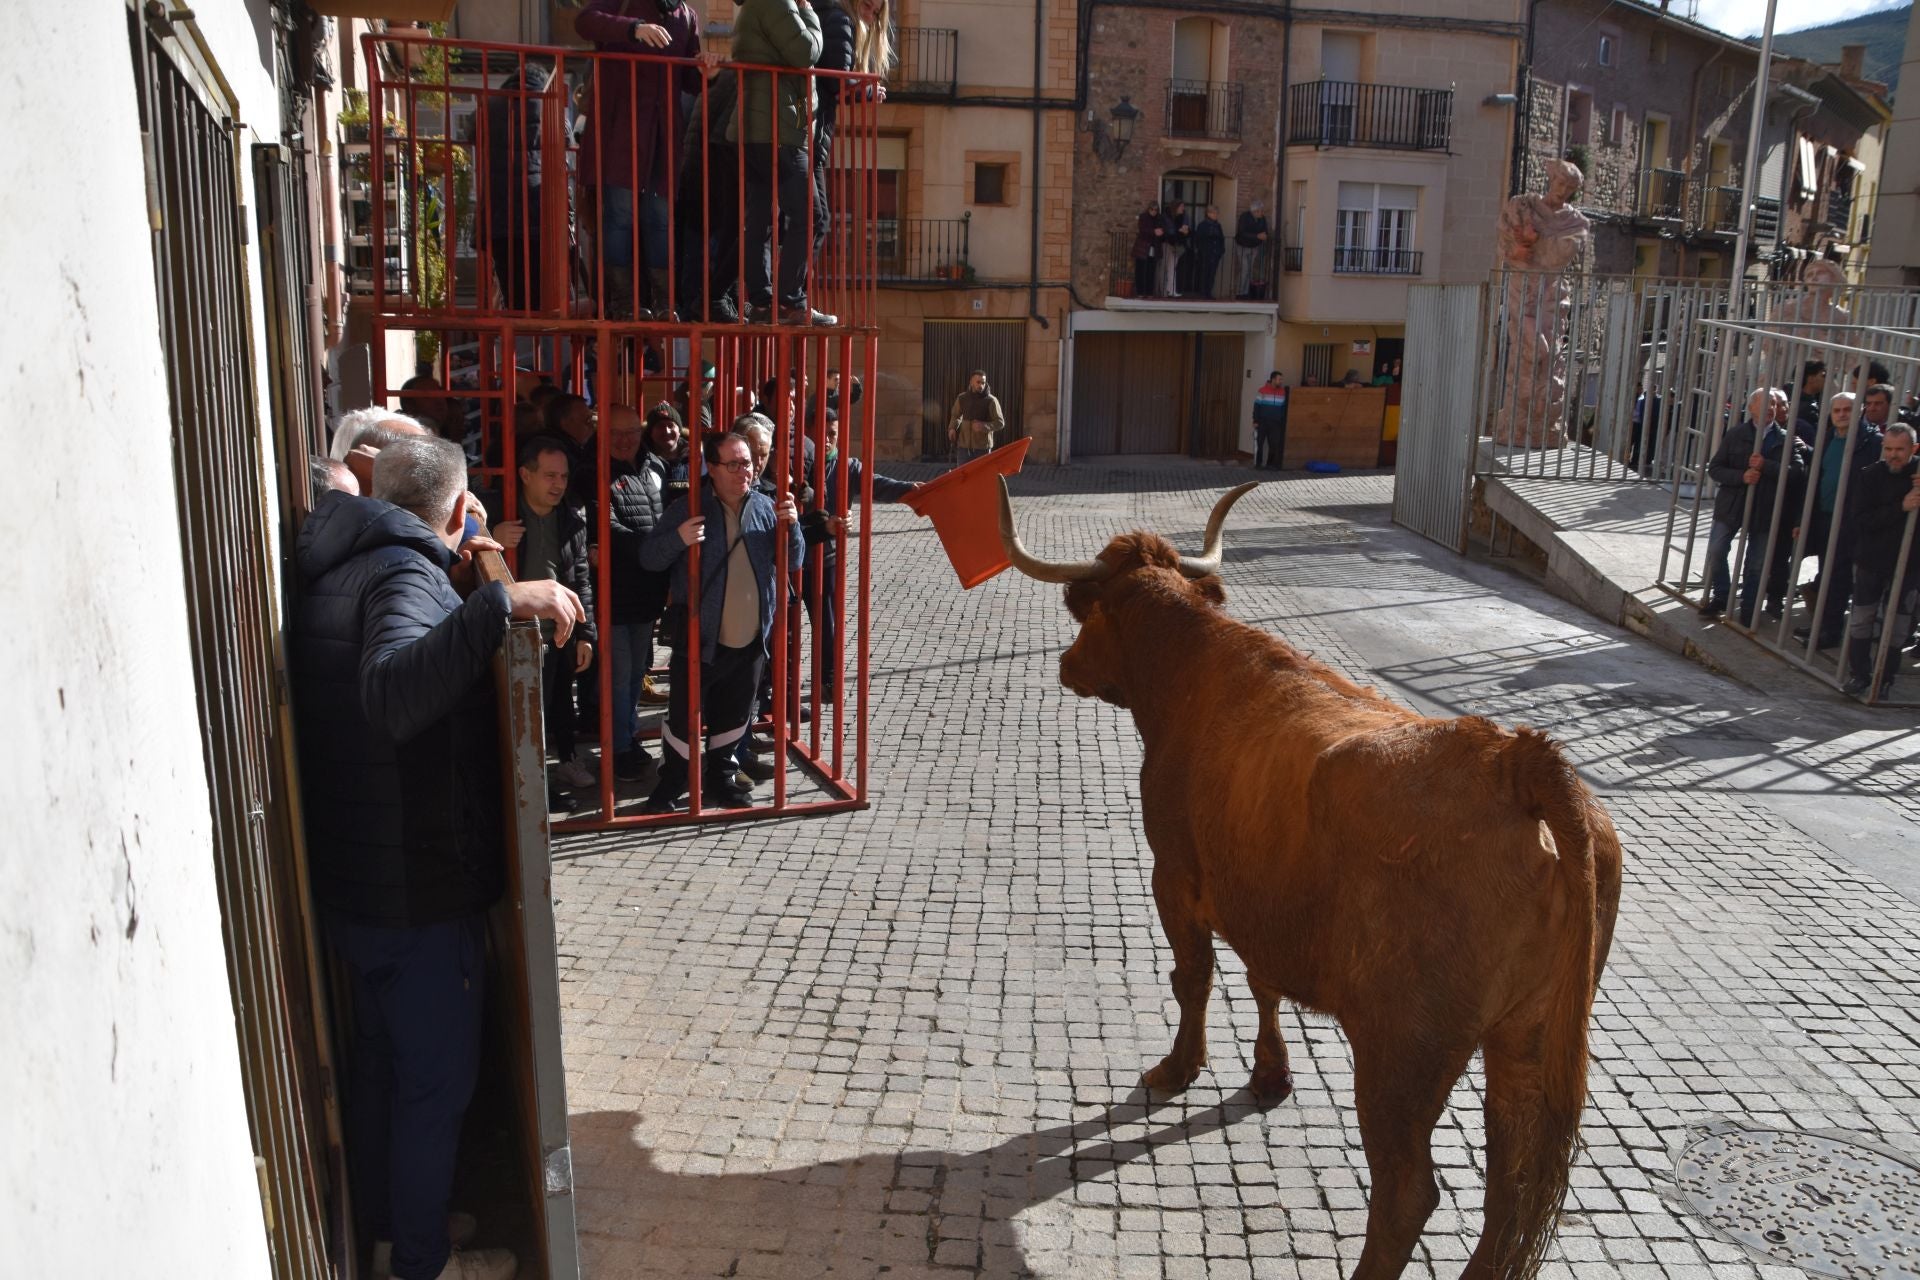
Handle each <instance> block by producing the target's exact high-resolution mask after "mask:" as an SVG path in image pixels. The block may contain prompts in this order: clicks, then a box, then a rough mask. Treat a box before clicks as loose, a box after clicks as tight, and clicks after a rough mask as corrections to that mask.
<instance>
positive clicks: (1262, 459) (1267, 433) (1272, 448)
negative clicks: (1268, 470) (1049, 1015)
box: [1253, 421, 1287, 471]
mask: <svg viewBox="0 0 1920 1280" xmlns="http://www.w3.org/2000/svg"><path fill="white" fill-rule="evenodd" d="M1286 451H1287V424H1286V423H1285V422H1284V421H1281V422H1275V423H1270V424H1268V425H1265V426H1262V425H1261V424H1260V423H1257V422H1256V423H1254V424H1253V465H1254V466H1256V467H1272V468H1273V469H1274V470H1276V471H1277V470H1279V469H1280V459H1281V458H1282V457H1283V456H1284V455H1285V454H1286Z"/></svg>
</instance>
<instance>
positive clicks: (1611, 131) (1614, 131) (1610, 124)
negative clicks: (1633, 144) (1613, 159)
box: [1607, 106, 1627, 147]
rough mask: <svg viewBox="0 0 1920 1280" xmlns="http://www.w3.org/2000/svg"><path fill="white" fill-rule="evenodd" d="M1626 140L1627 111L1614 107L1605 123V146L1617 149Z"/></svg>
mask: <svg viewBox="0 0 1920 1280" xmlns="http://www.w3.org/2000/svg"><path fill="white" fill-rule="evenodd" d="M1626 140H1627V109H1626V108H1625V107H1621V106H1616V107H1614V109H1613V116H1612V118H1611V119H1609V120H1608V121H1607V145H1608V146H1611V147H1617V146H1619V145H1621V144H1622V143H1624V142H1625V141H1626Z"/></svg>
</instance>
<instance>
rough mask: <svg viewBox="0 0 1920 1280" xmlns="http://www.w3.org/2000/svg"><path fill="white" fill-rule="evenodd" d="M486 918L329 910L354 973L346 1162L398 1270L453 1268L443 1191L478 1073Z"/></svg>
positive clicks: (330, 929) (430, 1272) (331, 931)
mask: <svg viewBox="0 0 1920 1280" xmlns="http://www.w3.org/2000/svg"><path fill="white" fill-rule="evenodd" d="M486 921H487V918H486V916H485V915H484V914H475V915H470V916H464V917H462V918H461V919H458V920H448V921H446V922H444V923H441V924H432V925H422V926H419V927H416V928H405V927H383V926H379V925H363V924H355V923H352V922H350V921H347V920H343V919H340V918H339V917H337V916H336V917H333V918H332V919H330V920H328V922H327V934H328V937H329V938H330V939H331V941H332V943H333V947H334V950H335V951H337V952H338V953H339V955H340V958H341V959H342V960H343V961H345V962H346V966H347V968H348V970H349V971H350V972H351V973H352V975H353V1024H354V1027H353V1030H354V1040H353V1050H352V1052H353V1068H352V1079H353V1093H352V1095H351V1097H350V1098H349V1100H348V1101H349V1105H348V1107H347V1134H348V1137H347V1144H348V1145H347V1159H348V1162H349V1164H350V1165H351V1167H352V1170H353V1179H354V1183H353V1186H354V1200H355V1202H356V1206H357V1207H359V1208H361V1209H363V1210H364V1211H365V1213H366V1216H367V1223H366V1225H367V1229H368V1230H369V1232H370V1233H371V1235H372V1236H373V1238H375V1239H387V1238H389V1237H390V1238H391V1239H392V1240H393V1274H394V1275H395V1276H396V1277H401V1278H402V1280H416V1278H417V1277H432V1276H437V1275H439V1274H440V1272H441V1270H442V1269H444V1268H445V1267H446V1265H447V1257H448V1254H449V1253H450V1252H451V1245H450V1244H449V1243H448V1240H447V1198H448V1196H449V1195H450V1194H451V1193H452V1191H453V1167H454V1160H455V1157H456V1156H457V1155H458V1154H459V1150H460V1122H461V1119H462V1118H463V1117H464V1116H465V1115H466V1111H467V1103H468V1102H469V1101H471V1100H472V1098H473V1086H474V1081H475V1080H476V1079H477V1078H478V1076H479V1074H480V1012H481V1005H482V996H483V983H484V980H485V977H486V954H487V952H486V936H487V925H486Z"/></svg>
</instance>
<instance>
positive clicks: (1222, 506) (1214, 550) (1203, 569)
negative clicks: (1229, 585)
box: [1180, 480, 1260, 578]
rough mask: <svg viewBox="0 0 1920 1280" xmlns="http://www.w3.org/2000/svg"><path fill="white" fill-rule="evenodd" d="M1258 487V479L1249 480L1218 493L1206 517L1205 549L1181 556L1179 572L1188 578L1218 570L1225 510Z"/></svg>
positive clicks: (1225, 519)
mask: <svg viewBox="0 0 1920 1280" xmlns="http://www.w3.org/2000/svg"><path fill="white" fill-rule="evenodd" d="M1259 487H1260V482H1259V481H1257V480H1255V481H1250V482H1248V483H1247V484H1243V485H1240V486H1238V487H1236V488H1232V489H1229V490H1227V491H1226V492H1225V493H1223V494H1221V495H1220V501H1218V502H1216V503H1214V504H1213V514H1212V515H1210V516H1208V517H1207V542H1206V549H1205V550H1203V551H1202V552H1201V553H1200V554H1199V555H1197V556H1181V557H1180V572H1182V573H1184V574H1186V575H1187V576H1188V577H1189V578H1204V577H1206V576H1207V575H1208V574H1210V573H1218V572H1220V553H1221V551H1222V550H1223V549H1224V547H1225V543H1224V540H1223V539H1222V538H1221V537H1220V530H1221V529H1222V528H1224V527H1225V526H1226V523H1227V512H1229V511H1231V510H1233V504H1234V503H1236V502H1238V501H1240V499H1242V498H1244V497H1246V496H1247V495H1248V494H1250V493H1252V492H1253V491H1254V490H1255V489H1258V488H1259Z"/></svg>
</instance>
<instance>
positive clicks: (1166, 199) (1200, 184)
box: [1160, 169, 1213, 222]
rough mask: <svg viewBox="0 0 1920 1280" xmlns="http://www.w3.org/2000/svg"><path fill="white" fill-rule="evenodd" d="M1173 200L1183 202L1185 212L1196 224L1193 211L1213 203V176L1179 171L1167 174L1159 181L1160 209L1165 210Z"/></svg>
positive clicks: (1197, 217) (1195, 215) (1196, 215)
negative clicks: (1191, 215)
mask: <svg viewBox="0 0 1920 1280" xmlns="http://www.w3.org/2000/svg"><path fill="white" fill-rule="evenodd" d="M1175 200H1185V201H1186V202H1187V212H1188V213H1190V214H1193V215H1194V221H1196V222H1198V221H1199V220H1200V219H1199V215H1198V214H1197V213H1195V212H1194V211H1195V210H1198V209H1205V208H1206V207H1207V206H1208V205H1210V204H1212V203H1213V175H1212V174H1210V173H1197V172H1193V171H1190V170H1180V169H1176V170H1174V171H1173V172H1172V173H1169V174H1167V175H1166V176H1165V177H1163V178H1161V179H1160V207H1161V208H1162V209H1165V208H1167V207H1168V206H1170V205H1171V204H1172V203H1173V202H1174V201H1175Z"/></svg>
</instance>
